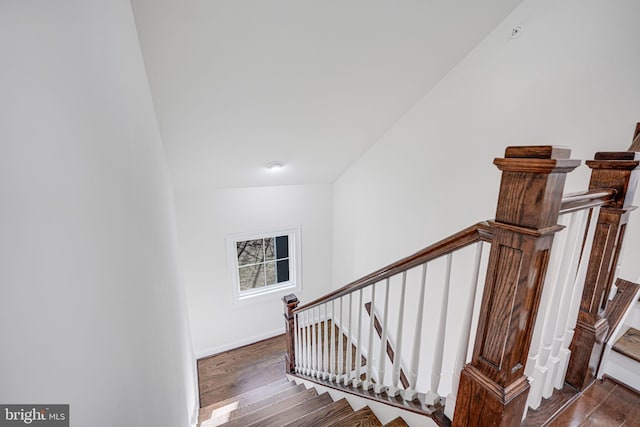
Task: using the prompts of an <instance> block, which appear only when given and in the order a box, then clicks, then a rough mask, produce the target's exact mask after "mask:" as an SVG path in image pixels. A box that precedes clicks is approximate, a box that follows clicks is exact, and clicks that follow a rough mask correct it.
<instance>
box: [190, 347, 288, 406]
mask: <svg viewBox="0 0 640 427" xmlns="http://www.w3.org/2000/svg"><path fill="white" fill-rule="evenodd" d="M285 349H286V343H285V337H284V335H279V336H277V337H274V338H269V339H267V340H264V341H260V342H257V343H254V344H250V345H247V346H244V347H241V348H237V349H234V350H229V351H225V352H224V353H220V354H216V355H214V356H210V357H207V358H204V359H200V360H198V386H199V389H200V407H201V408H204V407H205V406H209V405H212V404H213V403H215V402H218V401H220V400H224V399H228V398H230V397H233V396H237V395H239V394H242V393H246V392H248V391H252V390H255V389H256V388H258V387H260V386H263V385H265V384H269V383H272V382H275V381H278V380H280V379H282V378H285V368H284V352H285Z"/></svg>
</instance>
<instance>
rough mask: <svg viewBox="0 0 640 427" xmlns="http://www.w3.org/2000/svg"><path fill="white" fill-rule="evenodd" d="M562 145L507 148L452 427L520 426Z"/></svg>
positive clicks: (565, 160)
mask: <svg viewBox="0 0 640 427" xmlns="http://www.w3.org/2000/svg"><path fill="white" fill-rule="evenodd" d="M570 153H571V151H570V150H569V149H567V148H564V147H553V146H542V147H509V148H507V150H506V152H505V158H502V159H495V161H494V164H495V165H496V166H497V167H498V168H499V169H500V170H501V171H502V181H501V184H500V194H499V197H498V207H497V210H496V218H495V221H492V223H491V224H492V226H493V228H494V237H493V240H492V244H491V253H490V255H489V266H488V270H487V278H486V283H485V287H484V295H483V297H482V307H481V309H480V317H479V321H478V331H477V334H476V340H475V344H474V351H473V358H472V361H471V363H469V364H467V365H466V366H465V367H464V369H463V370H462V374H461V377H460V385H459V388H458V395H457V400H456V407H455V413H454V418H453V426H519V425H520V421H521V419H522V415H523V413H524V408H525V405H526V401H527V395H528V391H529V382H528V381H527V378H526V376H525V375H524V366H525V363H526V360H527V355H528V352H529V346H530V344H531V334H532V332H533V327H534V325H535V318H536V312H537V310H538V303H539V300H540V293H541V291H542V285H543V282H544V275H545V272H546V269H547V265H548V262H549V252H550V249H551V244H552V242H553V236H554V234H555V233H556V232H557V231H558V230H560V229H562V227H561V226H559V225H558V224H557V221H558V214H559V210H560V203H561V201H562V192H563V189H564V182H565V178H566V174H567V173H568V172H570V171H572V170H573V169H575V168H576V167H577V166H578V165H579V164H580V162H579V161H577V160H570V159H569V155H570Z"/></svg>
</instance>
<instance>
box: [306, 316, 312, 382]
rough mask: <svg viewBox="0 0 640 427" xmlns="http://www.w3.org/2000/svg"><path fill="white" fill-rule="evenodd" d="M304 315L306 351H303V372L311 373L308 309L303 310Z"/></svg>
mask: <svg viewBox="0 0 640 427" xmlns="http://www.w3.org/2000/svg"><path fill="white" fill-rule="evenodd" d="M304 314H305V316H304V320H305V329H306V333H305V344H306V347H307V348H306V351H305V358H306V360H305V368H306V369H305V374H306V375H311V328H310V327H309V310H305V312H304Z"/></svg>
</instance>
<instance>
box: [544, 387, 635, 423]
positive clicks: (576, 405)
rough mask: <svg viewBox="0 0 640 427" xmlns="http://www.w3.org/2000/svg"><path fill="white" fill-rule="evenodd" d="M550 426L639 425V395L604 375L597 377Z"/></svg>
mask: <svg viewBox="0 0 640 427" xmlns="http://www.w3.org/2000/svg"><path fill="white" fill-rule="evenodd" d="M549 426H550V427H565V426H571V427H577V426H580V427H587V426H603V427H622V426H624V427H639V426H640V395H638V394H637V393H635V392H633V391H631V390H629V389H627V388H626V387H624V386H622V385H620V384H618V383H615V382H613V381H611V380H610V379H605V380H603V381H596V382H595V383H594V384H593V385H592V386H591V387H590V388H589V389H587V391H585V392H584V393H583V394H582V396H580V397H579V398H578V399H576V400H575V401H574V402H572V403H571V405H569V407H567V409H565V410H564V411H563V412H562V413H561V414H560V415H559V416H558V417H557V418H556V419H555V420H553V421H552V422H551V423H549Z"/></svg>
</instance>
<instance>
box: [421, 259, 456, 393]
mask: <svg viewBox="0 0 640 427" xmlns="http://www.w3.org/2000/svg"><path fill="white" fill-rule="evenodd" d="M452 259H453V255H452V254H448V255H447V270H446V274H445V279H444V290H443V291H442V304H441V306H442V308H441V309H440V321H439V322H438V335H437V336H436V344H435V353H434V355H433V364H432V367H431V390H429V392H428V393H427V396H426V397H425V403H426V404H428V405H435V404H436V403H439V402H441V397H440V395H439V394H438V388H440V377H441V376H442V358H443V356H444V334H445V331H446V329H447V311H448V307H449V288H450V284H451V262H452Z"/></svg>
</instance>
